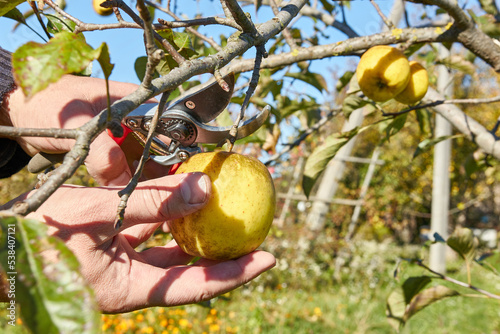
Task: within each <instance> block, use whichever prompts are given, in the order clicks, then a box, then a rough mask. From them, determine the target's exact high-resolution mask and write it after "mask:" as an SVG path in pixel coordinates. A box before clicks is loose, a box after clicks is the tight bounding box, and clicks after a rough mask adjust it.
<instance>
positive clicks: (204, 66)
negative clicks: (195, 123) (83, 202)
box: [15, 0, 306, 215]
mask: <svg viewBox="0 0 500 334" xmlns="http://www.w3.org/2000/svg"><path fill="white" fill-rule="evenodd" d="M305 3H306V0H290V2H289V4H288V5H287V6H286V7H285V8H284V9H283V10H281V11H280V13H279V15H277V17H275V18H274V19H272V20H269V21H268V22H265V23H263V24H262V25H261V26H260V27H259V29H261V32H262V36H261V37H260V39H256V38H251V37H249V38H247V39H245V40H243V39H235V40H230V41H228V44H227V46H226V47H225V48H224V49H223V50H222V51H220V52H218V53H217V54H216V55H214V56H211V57H206V58H203V59H196V60H192V61H187V62H188V64H189V66H182V67H179V68H178V69H177V70H176V71H175V72H174V71H172V72H170V73H169V74H167V75H166V76H164V77H161V78H157V79H155V80H153V81H152V87H151V89H145V88H144V87H142V86H139V87H138V89H137V90H135V91H134V92H132V93H130V94H129V95H127V96H125V97H124V98H122V99H120V100H118V101H116V102H114V103H113V105H112V106H111V111H112V113H113V117H114V118H116V119H122V118H123V117H124V116H125V115H127V114H128V113H129V112H131V111H132V110H134V109H135V108H137V106H139V105H140V104H142V103H144V102H145V101H147V100H148V99H150V98H152V97H154V96H156V95H157V94H159V93H160V92H166V91H169V90H172V89H174V88H175V87H177V86H178V85H179V83H182V82H184V81H186V80H188V79H189V78H191V77H193V76H195V75H197V74H202V73H208V72H213V71H214V70H215V68H221V67H222V66H224V65H226V64H228V63H229V62H230V61H231V60H233V59H234V58H236V57H238V56H239V55H242V54H243V53H244V52H246V51H247V50H248V49H250V48H251V47H253V46H255V45H256V44H261V43H263V42H265V41H267V40H269V39H270V38H272V37H274V36H276V34H278V33H279V32H280V31H281V30H282V29H283V27H284V26H287V25H288V24H289V23H290V21H291V20H292V19H293V18H294V17H295V16H296V15H297V14H298V13H299V10H300V9H301V8H302V7H303V6H304V4H305ZM106 124H107V109H105V110H103V111H101V113H99V115H97V116H96V117H94V118H92V119H91V120H90V121H88V122H87V123H85V124H84V125H82V126H81V127H80V128H79V130H80V131H79V132H78V136H77V138H76V142H75V145H74V146H73V148H72V149H71V150H70V151H69V152H68V153H67V154H66V155H65V159H64V161H63V164H62V165H61V166H59V167H58V168H57V169H56V170H54V172H53V175H52V176H51V177H50V178H49V180H47V182H45V183H44V184H43V185H42V186H41V187H40V189H38V190H37V191H36V192H35V193H33V195H32V196H30V197H29V198H28V199H25V200H24V201H23V202H22V203H20V204H17V205H16V209H15V213H16V214H20V215H27V214H28V213H30V212H33V211H35V210H37V209H38V208H39V207H40V205H42V203H44V202H45V201H46V200H47V199H48V198H49V197H50V196H51V195H52V194H53V193H54V192H55V191H56V190H57V189H58V188H59V187H60V186H61V185H62V184H63V183H64V181H66V180H67V179H68V178H69V177H71V175H73V174H74V173H75V171H76V170H77V168H78V167H79V166H80V165H81V164H82V163H83V161H84V160H85V158H86V157H87V155H88V148H89V145H90V143H91V142H92V139H93V138H96V137H97V136H98V135H99V134H100V133H101V132H102V131H103V130H104V129H105V128H106Z"/></svg>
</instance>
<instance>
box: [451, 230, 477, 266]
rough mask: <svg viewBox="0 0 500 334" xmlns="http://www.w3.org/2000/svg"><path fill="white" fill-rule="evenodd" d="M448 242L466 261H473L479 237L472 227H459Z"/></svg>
mask: <svg viewBox="0 0 500 334" xmlns="http://www.w3.org/2000/svg"><path fill="white" fill-rule="evenodd" d="M446 244H447V245H448V246H450V248H451V249H453V250H454V251H455V252H457V253H458V254H459V255H460V256H461V257H462V258H464V260H466V261H473V260H474V257H475V256H476V249H477V239H476V238H475V237H474V234H473V233H472V230H471V229H468V228H463V227H457V228H456V229H455V231H454V232H453V234H452V235H450V237H449V238H448V239H447V240H446Z"/></svg>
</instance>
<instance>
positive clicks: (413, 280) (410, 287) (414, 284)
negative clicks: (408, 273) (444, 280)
mask: <svg viewBox="0 0 500 334" xmlns="http://www.w3.org/2000/svg"><path fill="white" fill-rule="evenodd" d="M431 280H432V278H431V277H430V276H415V277H409V278H408V279H407V280H406V281H405V282H404V283H403V285H402V286H401V288H402V289H403V295H404V301H405V303H406V304H409V303H410V302H411V300H412V299H413V297H415V296H416V295H417V294H418V293H419V292H420V291H421V290H422V289H423V288H425V286H426V285H427V284H429V283H430V282H431Z"/></svg>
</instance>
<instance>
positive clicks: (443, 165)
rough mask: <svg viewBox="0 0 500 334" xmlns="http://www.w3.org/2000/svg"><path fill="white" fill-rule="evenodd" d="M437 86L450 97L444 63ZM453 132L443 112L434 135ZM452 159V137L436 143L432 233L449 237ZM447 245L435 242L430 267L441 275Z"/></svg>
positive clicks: (441, 53) (443, 55)
mask: <svg viewBox="0 0 500 334" xmlns="http://www.w3.org/2000/svg"><path fill="white" fill-rule="evenodd" d="M436 47H437V48H438V50H439V57H440V58H441V59H443V58H446V57H449V55H450V52H449V51H448V49H446V48H445V47H444V46H442V45H436ZM437 67H438V69H437V71H438V73H437V74H438V75H437V78H438V79H437V80H438V81H437V86H438V87H437V88H438V91H439V92H441V93H442V94H443V95H444V96H445V97H446V98H448V97H450V96H451V93H452V82H451V80H452V76H451V74H450V72H449V70H448V68H447V67H446V66H444V65H440V66H437ZM449 135H451V124H450V123H449V122H448V121H447V120H446V119H445V118H443V117H442V116H441V115H438V114H436V127H435V133H434V137H435V138H439V137H442V136H449ZM450 161H451V140H449V139H447V140H444V141H441V142H439V143H438V144H436V145H435V146H434V169H433V174H432V208H431V210H432V212H431V234H434V233H438V234H439V235H441V236H442V237H443V238H445V239H446V238H447V237H448V219H449V215H448V211H449V206H450ZM446 248H447V246H446V245H445V244H442V243H436V244H433V245H431V248H430V255H429V257H430V258H429V266H430V268H431V269H432V270H434V271H437V272H439V273H441V274H444V273H445V272H446Z"/></svg>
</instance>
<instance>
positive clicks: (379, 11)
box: [370, 0, 395, 29]
mask: <svg viewBox="0 0 500 334" xmlns="http://www.w3.org/2000/svg"><path fill="white" fill-rule="evenodd" d="M370 2H371V4H372V5H373V7H374V8H375V10H376V11H377V13H378V15H379V16H380V17H381V18H382V21H384V24H385V25H386V26H387V28H389V29H394V28H395V26H394V23H392V22H391V20H389V19H388V18H387V16H385V15H384V13H382V11H381V10H380V7H379V6H378V4H377V3H376V2H375V1H373V0H370Z"/></svg>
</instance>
